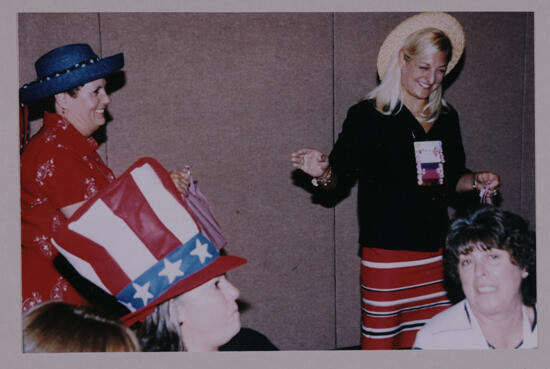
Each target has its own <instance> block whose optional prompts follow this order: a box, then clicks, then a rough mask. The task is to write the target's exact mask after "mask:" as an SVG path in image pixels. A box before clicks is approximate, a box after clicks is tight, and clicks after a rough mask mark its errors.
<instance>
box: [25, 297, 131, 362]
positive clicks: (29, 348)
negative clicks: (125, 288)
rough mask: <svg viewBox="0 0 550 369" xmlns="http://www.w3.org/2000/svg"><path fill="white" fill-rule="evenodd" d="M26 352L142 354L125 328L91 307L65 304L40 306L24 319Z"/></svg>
mask: <svg viewBox="0 0 550 369" xmlns="http://www.w3.org/2000/svg"><path fill="white" fill-rule="evenodd" d="M23 351H24V352H122V351H131V352H132V351H140V348H139V343H138V341H137V338H136V336H135V334H134V333H133V332H132V331H131V330H130V328H128V327H126V326H125V325H124V324H122V323H120V322H118V321H117V320H115V319H111V318H108V317H106V316H105V315H104V314H103V313H100V312H98V311H96V310H94V309H92V308H90V307H86V306H74V305H70V304H67V303H64V302H61V301H50V302H46V303H43V304H40V305H37V306H36V307H34V308H33V309H31V310H29V311H28V312H26V313H25V315H24V316H23Z"/></svg>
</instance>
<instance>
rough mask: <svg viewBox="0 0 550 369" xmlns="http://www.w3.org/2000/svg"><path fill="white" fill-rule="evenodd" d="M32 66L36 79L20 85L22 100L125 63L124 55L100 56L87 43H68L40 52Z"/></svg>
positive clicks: (92, 77)
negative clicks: (40, 54)
mask: <svg viewBox="0 0 550 369" xmlns="http://www.w3.org/2000/svg"><path fill="white" fill-rule="evenodd" d="M34 66H35V69H36V77H37V78H36V80H35V81H33V82H30V83H27V84H25V85H23V86H22V87H21V88H20V89H19V100H20V102H21V103H22V104H28V103H31V102H34V101H38V100H41V99H43V98H45V97H47V96H50V95H54V94H56V93H59V92H63V91H67V90H68V89H71V88H73V87H76V86H80V85H83V84H85V83H87V82H90V81H94V80H96V79H99V78H103V77H105V76H107V75H109V74H111V73H113V72H115V71H117V70H119V69H121V68H122V67H123V66H124V55H123V54H122V53H119V54H116V55H113V56H109V57H107V58H100V57H99V56H97V55H96V54H95V53H94V51H93V50H92V48H91V47H90V45H87V44H69V45H64V46H60V47H58V48H55V49H53V50H51V51H49V52H47V53H46V54H44V55H42V56H41V57H40V58H39V59H38V60H37V61H36V63H35V64H34Z"/></svg>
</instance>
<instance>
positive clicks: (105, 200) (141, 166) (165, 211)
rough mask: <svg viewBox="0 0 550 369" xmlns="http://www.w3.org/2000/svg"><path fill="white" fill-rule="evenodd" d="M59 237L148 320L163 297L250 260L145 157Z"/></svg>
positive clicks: (87, 273) (83, 266) (94, 277)
mask: <svg viewBox="0 0 550 369" xmlns="http://www.w3.org/2000/svg"><path fill="white" fill-rule="evenodd" d="M52 243H53V244H54V245H55V247H56V248H57V249H58V250H59V252H60V253H61V254H62V255H63V256H65V258H66V259H67V260H68V261H69V262H70V263H71V264H72V265H73V267H74V268H75V269H76V270H77V271H78V272H79V273H80V274H81V275H82V276H83V277H85V278H86V279H88V280H89V281H91V282H93V283H94V284H95V285H97V286H98V287H100V288H102V289H103V290H105V291H106V292H107V293H109V294H111V295H113V296H115V297H116V298H117V300H118V301H119V302H120V303H122V304H124V305H125V306H126V307H127V308H128V309H129V310H130V311H131V312H132V313H130V314H128V315H127V316H125V317H123V321H125V323H126V324H128V325H131V324H133V323H134V322H135V321H138V320H142V319H144V318H145V317H146V316H147V315H148V314H149V313H150V312H151V311H152V310H153V308H154V307H155V306H156V305H158V304H159V303H161V302H163V301H166V300H168V299H170V298H172V297H175V296H177V295H180V294H182V293H184V292H186V291H189V290H191V289H193V288H195V287H197V286H199V285H201V284H203V283H205V282H207V281H208V280H210V279H212V278H214V277H217V276H219V275H222V274H224V273H225V272H227V271H228V270H230V269H233V268H236V267H238V266H240V265H242V264H244V263H246V259H243V258H240V257H237V256H232V255H224V256H220V254H219V251H218V250H217V249H216V248H215V247H214V245H213V244H212V243H211V242H210V240H208V238H207V237H205V236H204V235H203V234H202V233H201V230H200V227H199V225H198V223H197V222H196V220H195V218H194V215H193V214H192V213H191V212H190V211H189V209H188V207H187V205H186V203H185V201H184V200H183V198H182V196H181V194H180V193H179V192H178V190H177V189H176V187H175V186H174V184H173V182H172V180H171V178H170V175H169V173H168V172H167V171H166V170H165V169H164V168H163V167H162V166H161V165H160V164H159V163H158V162H157V161H156V160H154V159H152V158H142V159H140V160H138V161H137V162H136V163H134V164H133V165H132V166H131V167H130V168H128V170H126V172H124V173H123V174H122V175H121V176H120V177H118V178H117V179H116V180H115V181H114V182H113V183H111V184H110V185H109V186H108V187H106V188H104V189H103V190H102V191H100V192H99V194H98V195H97V196H95V197H94V198H92V199H90V200H88V201H87V202H86V203H85V204H84V205H83V206H82V207H80V208H79V209H78V210H77V211H76V212H75V214H74V215H73V216H72V217H71V218H70V219H69V220H68V221H67V222H66V224H65V225H64V226H63V227H61V228H60V229H59V230H58V231H56V233H55V234H54V237H53V238H52Z"/></svg>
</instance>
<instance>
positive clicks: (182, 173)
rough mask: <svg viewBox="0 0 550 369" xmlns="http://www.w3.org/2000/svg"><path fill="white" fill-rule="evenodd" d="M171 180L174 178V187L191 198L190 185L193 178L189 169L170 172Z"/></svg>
mask: <svg viewBox="0 0 550 369" xmlns="http://www.w3.org/2000/svg"><path fill="white" fill-rule="evenodd" d="M170 178H172V182H174V185H176V188H177V189H178V191H179V192H181V193H182V194H183V196H185V197H187V196H189V185H190V178H191V172H190V171H189V169H183V170H179V169H176V170H172V171H171V172H170Z"/></svg>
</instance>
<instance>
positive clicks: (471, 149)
mask: <svg viewBox="0 0 550 369" xmlns="http://www.w3.org/2000/svg"><path fill="white" fill-rule="evenodd" d="M455 16H456V17H457V19H458V20H459V21H460V22H461V23H462V25H463V27H464V30H465V32H466V38H467V39H466V53H465V56H464V58H463V64H462V68H459V70H458V72H459V74H458V75H457V76H456V80H455V81H454V82H453V84H452V85H451V86H450V87H449V89H448V91H447V93H446V97H447V99H448V101H449V102H450V103H451V104H453V106H454V107H455V108H456V109H457V111H458V112H459V114H460V119H461V128H462V136H463V140H464V148H465V150H466V155H467V165H468V166H469V167H470V168H471V169H473V170H493V171H495V172H497V173H499V174H500V175H501V177H502V182H503V186H502V191H501V193H502V203H501V206H502V207H503V208H504V209H506V210H510V211H513V212H517V213H520V214H521V215H523V216H524V217H526V218H527V219H528V220H530V221H531V222H532V223H533V224H534V219H535V209H534V175H535V173H534V166H533V164H534V161H532V159H533V158H534V146H533V145H530V144H528V142H529V140H528V137H529V136H532V134H533V133H532V132H533V129H534V114H533V112H534V105H533V104H534V101H533V99H532V94H533V91H534V86H533V79H532V78H533V77H532V54H531V52H532V50H530V51H529V50H528V47H532V43H531V44H529V43H527V40H528V37H532V32H533V24H532V15H529V14H528V13H456V14H455ZM530 19H531V22H529V20H530ZM529 55H531V56H530V57H531V61H530V62H529V61H528V60H526V58H527V57H529ZM529 66H531V74H530V75H529V74H528V73H529ZM528 96H531V98H530V99H528ZM529 153H530V154H529ZM525 158H530V159H531V160H527V161H531V165H530V166H529V164H527V163H526V161H525ZM524 179H526V180H525V181H524ZM526 195H527V196H528V197H526ZM523 198H525V200H524V201H527V202H528V203H529V204H526V203H522V199H523Z"/></svg>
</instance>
